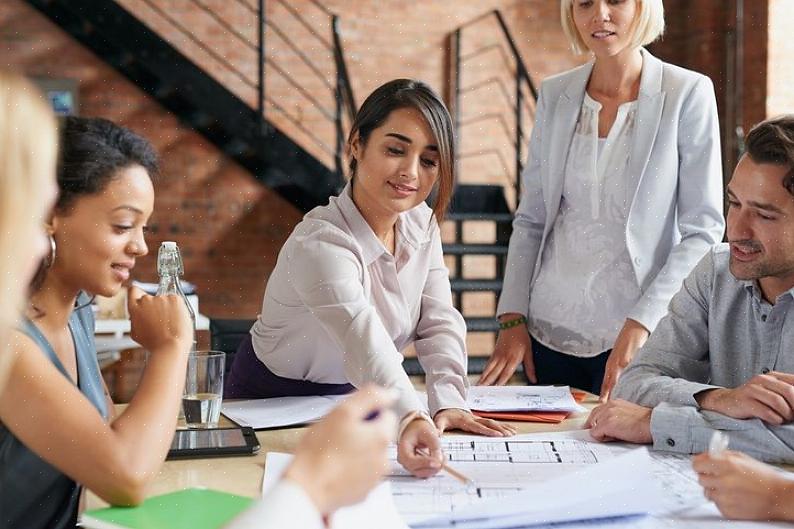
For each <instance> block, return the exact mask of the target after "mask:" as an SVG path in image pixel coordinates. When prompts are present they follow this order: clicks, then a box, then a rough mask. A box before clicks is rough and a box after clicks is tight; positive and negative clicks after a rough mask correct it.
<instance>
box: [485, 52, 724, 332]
mask: <svg viewBox="0 0 794 529" xmlns="http://www.w3.org/2000/svg"><path fill="white" fill-rule="evenodd" d="M641 51H642V57H643V61H642V75H641V77H640V90H639V95H638V98H637V121H636V125H635V131H634V139H633V144H632V146H631V150H630V154H629V160H628V170H627V173H626V174H627V175H629V178H632V181H631V182H629V184H628V185H629V191H630V192H631V191H632V190H633V197H634V198H633V199H632V202H631V207H630V210H629V215H628V219H627V222H626V247H627V248H628V251H629V255H630V256H631V262H632V265H633V267H634V272H635V275H636V278H637V284H638V286H639V287H640V291H641V292H642V296H641V298H640V300H639V301H638V303H637V304H636V305H635V306H634V308H633V309H632V310H631V312H630V313H629V314H627V315H626V317H628V318H632V319H634V320H636V321H638V322H640V323H641V324H643V325H644V326H645V327H646V328H647V329H649V330H651V331H652V330H653V329H654V328H655V327H656V324H657V323H658V322H659V320H660V319H661V318H662V316H664V315H665V313H666V312H667V305H668V303H669V302H670V299H671V298H672V297H673V294H675V293H676V292H677V291H678V290H679V289H680V287H681V283H682V282H683V280H684V278H685V277H686V276H687V275H688V274H689V272H690V271H691V270H692V268H694V266H695V264H696V263H697V262H698V260H699V259H700V258H701V257H702V256H703V255H704V254H705V253H706V251H707V250H708V249H709V248H710V247H711V246H712V245H713V244H716V243H718V242H720V241H721V240H722V236H723V233H724V230H725V221H724V219H723V215H722V193H723V189H722V188H723V186H722V162H721V159H720V140H719V124H718V118H717V104H716V100H715V97H714V87H713V85H712V84H711V80H710V79H709V78H708V77H706V76H704V75H701V74H699V73H696V72H692V71H689V70H685V69H684V68H680V67H677V66H674V65H672V64H667V63H664V62H662V61H660V60H659V59H657V58H656V57H654V56H653V55H651V54H650V53H649V52H648V51H647V50H645V49H642V50H641ZM592 69H593V62H592V61H591V62H589V63H587V64H585V65H582V66H580V67H578V68H575V69H573V70H570V71H567V72H564V73H562V74H559V75H556V76H553V77H550V78H548V79H546V80H545V81H544V82H543V84H542V85H541V89H540V95H539V97H538V105H537V111H536V115H535V127H534V129H533V131H532V137H531V139H530V143H529V161H528V163H527V166H526V168H525V170H524V173H523V174H522V185H523V191H522V195H521V201H520V203H519V205H518V208H517V210H516V215H515V219H514V221H513V234H512V236H511V237H510V248H509V251H508V255H507V265H506V269H505V278H504V288H503V290H502V295H501V297H500V299H499V306H498V308H497V315H499V314H505V313H508V312H517V313H520V314H524V315H528V310H529V298H530V295H531V291H532V285H533V283H534V282H535V280H536V278H537V276H538V271H539V269H540V263H541V257H542V255H543V248H544V246H545V244H546V240H547V238H548V235H549V233H550V232H551V229H552V227H553V226H554V220H555V217H556V216H557V213H558V211H559V209H560V200H561V197H562V189H563V179H564V171H565V164H566V159H567V156H568V151H569V148H570V144H571V140H572V138H573V134H574V128H575V126H576V122H577V120H578V118H579V113H580V110H581V107H582V101H583V99H584V93H585V88H586V86H587V82H588V80H589V79H590V72H591V71H592Z"/></svg>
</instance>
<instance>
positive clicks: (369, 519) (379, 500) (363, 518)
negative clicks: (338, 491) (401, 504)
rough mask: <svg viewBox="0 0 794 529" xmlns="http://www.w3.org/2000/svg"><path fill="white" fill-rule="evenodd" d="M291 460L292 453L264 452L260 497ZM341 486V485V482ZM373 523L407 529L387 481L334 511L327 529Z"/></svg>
mask: <svg viewBox="0 0 794 529" xmlns="http://www.w3.org/2000/svg"><path fill="white" fill-rule="evenodd" d="M292 457H293V456H292V455H291V454H283V453H280V452H268V453H267V458H266V460H265V475H264V476H263V479H262V496H265V495H266V494H267V493H268V491H270V490H271V489H272V488H273V487H275V486H276V483H278V480H279V479H280V478H281V475H282V474H283V473H284V471H285V470H286V469H287V465H289V462H290V461H291V460H292ZM340 486H343V484H342V483H340ZM376 521H377V522H376ZM373 523H377V528H378V529H408V526H407V525H406V524H405V522H404V521H403V519H402V517H401V516H400V514H399V513H398V512H397V508H396V507H395V505H394V501H393V500H392V494H391V487H390V485H389V482H388V481H384V482H383V483H381V484H380V485H378V486H377V487H375V488H374V489H373V490H372V491H371V492H370V493H369V495H368V496H367V497H366V499H364V501H362V502H361V503H357V504H355V505H351V506H349V507H343V508H341V509H339V510H338V511H336V512H335V513H334V514H333V516H332V517H331V523H330V525H329V529H358V528H362V529H364V528H366V529H371V528H372V527H373Z"/></svg>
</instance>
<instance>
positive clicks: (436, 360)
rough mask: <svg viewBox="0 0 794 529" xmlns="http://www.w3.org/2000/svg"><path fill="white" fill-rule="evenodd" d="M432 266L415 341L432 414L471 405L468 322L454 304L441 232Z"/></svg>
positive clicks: (434, 239)
mask: <svg viewBox="0 0 794 529" xmlns="http://www.w3.org/2000/svg"><path fill="white" fill-rule="evenodd" d="M430 251H431V259H430V270H429V273H428V276H427V281H426V282H425V285H424V288H423V290H422V301H421V309H420V316H419V323H418V325H417V328H416V336H417V339H416V341H415V342H414V346H415V348H416V354H417V357H418V359H419V362H420V363H421V364H422V368H423V369H424V371H425V373H427V375H426V383H427V400H428V405H429V408H430V415H431V416H432V415H435V413H436V412H438V411H439V410H442V409H446V408H462V409H468V407H467V406H466V393H467V391H468V387H469V383H468V379H467V378H466V365H467V357H466V323H465V322H464V320H463V316H461V315H460V312H458V311H457V309H455V307H454V306H453V305H452V291H451V289H450V284H449V271H448V270H447V267H446V265H445V264H444V255H443V252H442V248H441V234H440V232H439V230H438V228H437V227H435V229H434V234H433V237H432V240H431V249H430Z"/></svg>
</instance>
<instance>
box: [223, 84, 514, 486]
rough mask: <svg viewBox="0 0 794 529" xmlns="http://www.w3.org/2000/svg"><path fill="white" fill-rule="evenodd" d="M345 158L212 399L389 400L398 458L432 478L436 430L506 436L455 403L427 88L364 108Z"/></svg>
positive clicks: (461, 350) (456, 338) (503, 428)
mask: <svg viewBox="0 0 794 529" xmlns="http://www.w3.org/2000/svg"><path fill="white" fill-rule="evenodd" d="M348 149H349V153H350V158H351V162H350V172H351V177H350V181H349V182H348V184H347V186H346V187H345V189H344V190H343V191H342V192H341V193H340V194H339V196H338V197H332V198H331V200H330V203H329V204H328V205H327V206H320V207H317V208H315V209H314V210H312V211H310V212H309V213H308V214H306V216H305V217H304V218H303V221H302V222H301V223H300V224H298V226H297V227H296V228H295V230H294V231H293V232H292V234H291V235H290V237H289V239H287V242H286V243H285V244H284V247H283V248H282V249H281V252H280V253H279V256H278V262H277V263H276V267H275V268H274V269H273V273H272V274H271V275H270V278H269V279H268V282H267V288H266V290H265V296H264V301H263V303H262V312H261V314H260V315H259V317H258V318H257V320H256V322H255V323H254V326H253V327H252V328H251V333H250V336H249V337H247V338H246V339H245V340H243V342H242V343H241V345H240V347H239V349H238V350H237V354H235V356H234V364H233V365H232V367H231V371H230V373H229V378H228V379H227V384H226V389H225V393H224V394H225V395H226V396H229V397H232V398H234V397H236V398H264V397H282V396H291V395H323V394H334V393H336V394H339V393H346V392H349V391H352V390H353V389H354V387H359V386H361V385H363V384H366V383H377V384H379V385H381V386H384V387H387V388H390V389H394V390H396V391H397V392H398V397H397V400H396V402H395V406H394V409H395V411H396V413H397V416H398V418H399V419H400V425H401V426H400V429H399V433H398V435H397V440H398V459H399V461H400V463H402V464H403V466H404V467H405V468H406V469H407V470H409V471H410V472H412V473H413V474H414V475H417V476H420V477H428V476H431V475H433V474H435V473H436V472H438V471H439V470H440V469H441V462H442V458H443V453H442V451H441V443H440V439H439V434H440V432H443V431H445V430H462V431H467V432H472V433H477V434H481V435H489V436H506V435H511V434H513V433H515V430H514V429H513V427H512V426H509V425H507V424H502V423H499V422H497V421H493V420H490V419H484V418H480V417H477V416H475V415H474V414H472V413H471V412H470V411H469V410H468V408H467V405H466V392H467V391H468V380H467V378H466V362H467V356H466V325H465V323H464V321H463V317H462V316H461V315H460V313H459V312H458V311H457V310H456V309H455V308H454V306H453V305H452V293H451V289H450V283H449V275H448V270H447V267H446V265H445V264H444V258H443V255H442V251H441V235H440V228H439V223H440V222H441V220H442V219H443V215H444V212H445V211H446V207H447V205H448V203H449V200H450V198H451V195H452V189H453V186H454V178H455V175H454V164H453V160H454V137H453V130H452V120H451V118H450V116H449V112H448V111H447V109H446V107H445V106H444V103H443V102H442V101H441V98H440V97H439V96H438V95H437V94H436V93H435V92H434V91H433V90H432V89H431V88H430V87H429V86H428V85H426V84H425V83H422V82H420V81H415V80H411V79H396V80H393V81H390V82H388V83H386V84H384V85H382V86H380V87H378V88H377V89H376V90H375V91H374V92H372V94H370V95H369V97H367V99H366V100H365V101H364V103H363V104H362V106H361V108H360V109H359V111H358V113H357V115H356V117H355V119H354V120H353V124H352V126H351V131H350V136H349V138H348ZM434 188H435V189H436V194H435V199H434V201H433V207H432V209H431V208H430V207H429V206H428V205H427V204H426V203H425V200H426V199H427V198H428V197H429V196H430V194H431V191H433V189H434ZM410 345H413V347H414V349H415V350H416V355H417V358H418V359H419V362H420V363H421V364H422V367H423V368H424V371H425V373H426V382H427V397H428V406H429V414H428V411H427V410H426V406H425V404H424V403H423V402H422V401H421V400H420V399H419V397H418V395H417V393H416V390H415V389H414V387H413V384H412V383H411V381H410V379H409V378H408V375H407V374H406V372H405V370H404V369H403V366H402V361H403V356H402V354H401V353H402V351H403V350H404V349H406V348H407V347H408V346H410Z"/></svg>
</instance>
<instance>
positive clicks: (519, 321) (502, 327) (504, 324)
mask: <svg viewBox="0 0 794 529" xmlns="http://www.w3.org/2000/svg"><path fill="white" fill-rule="evenodd" d="M526 322H527V318H526V317H525V316H519V317H518V318H515V319H513V320H507V321H500V322H499V330H500V331H503V330H505V329H510V328H512V327H516V326H517V325H521V324H522V323H526Z"/></svg>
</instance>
